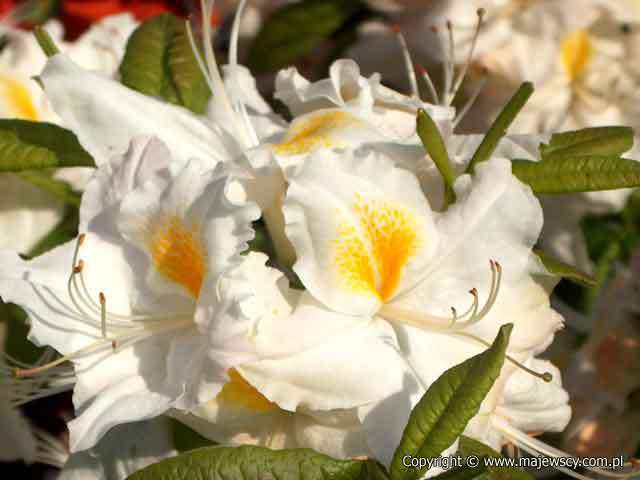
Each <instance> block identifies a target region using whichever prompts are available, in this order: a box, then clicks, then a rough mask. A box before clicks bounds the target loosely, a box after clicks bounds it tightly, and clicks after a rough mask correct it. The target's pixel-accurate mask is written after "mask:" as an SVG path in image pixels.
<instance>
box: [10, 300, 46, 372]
mask: <svg viewBox="0 0 640 480" xmlns="http://www.w3.org/2000/svg"><path fill="white" fill-rule="evenodd" d="M0 322H6V325H7V327H6V328H7V336H6V338H5V339H4V345H3V347H4V350H0V351H4V352H6V353H7V354H8V355H10V356H11V357H13V358H15V359H16V360H19V361H20V362H24V363H28V364H33V363H35V362H36V361H37V360H38V359H39V358H40V357H41V356H42V355H43V354H44V352H45V348H40V347H36V346H35V345H34V344H33V343H31V342H30V341H29V340H27V334H28V333H29V325H27V314H26V313H25V312H24V310H22V309H21V308H20V307H19V306H17V305H14V304H13V303H4V302H3V301H2V300H0Z"/></svg>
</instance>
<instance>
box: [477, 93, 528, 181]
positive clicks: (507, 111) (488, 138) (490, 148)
mask: <svg viewBox="0 0 640 480" xmlns="http://www.w3.org/2000/svg"><path fill="white" fill-rule="evenodd" d="M532 94H533V84H532V83H531V82H524V83H523V84H522V85H520V88H518V90H517V91H516V93H514V94H513V96H512V97H511V98H510V99H509V101H508V102H507V104H506V105H505V106H504V108H503V109H502V111H501V112H500V114H499V115H498V116H497V118H496V119H495V121H494V122H493V124H492V125H491V127H489V131H488V132H487V134H486V135H485V136H484V138H483V139H482V142H481V143H480V145H478V148H477V149H476V151H475V153H474V154H473V157H471V161H470V162H469V165H468V166H467V170H466V171H467V173H473V170H474V168H475V166H476V165H477V164H478V163H480V162H484V161H485V160H488V159H489V158H491V155H492V154H493V152H494V150H495V149H496V147H497V146H498V143H500V140H501V139H502V137H504V136H505V135H506V133H507V129H508V128H509V126H510V125H511V124H512V123H513V121H514V120H515V118H516V117H517V116H518V114H519V113H520V110H522V107H524V105H525V103H527V100H529V97H530V96H531V95H532Z"/></svg>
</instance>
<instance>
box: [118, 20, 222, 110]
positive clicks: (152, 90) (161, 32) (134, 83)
mask: <svg viewBox="0 0 640 480" xmlns="http://www.w3.org/2000/svg"><path fill="white" fill-rule="evenodd" d="M120 75H121V81H122V83H123V84H124V85H126V86H127V87H129V88H132V89H133V90H136V91H138V92H140V93H144V94H145V95H150V96H153V97H157V98H160V99H163V100H166V101H168V102H171V103H175V104H176V105H181V106H183V107H186V108H188V109H190V110H191V111H193V112H195V113H203V112H204V110H205V108H206V105H207V102H208V101H209V98H210V96H211V92H210V91H209V87H208V86H207V83H206V80H205V78H204V75H203V74H202V72H201V71H200V68H199V66H198V63H197V60H196V57H195V54H194V52H193V50H192V49H191V45H190V42H189V39H188V37H187V32H186V26H185V24H184V22H182V21H181V20H179V19H178V18H176V17H175V16H173V15H171V14H170V13H163V14H161V15H157V16H155V17H153V18H151V19H149V20H147V21H146V22H144V23H143V24H142V25H140V26H139V27H138V28H137V29H136V30H135V31H134V32H133V34H132V35H131V37H130V38H129V41H128V42H127V48H126V52H125V55H124V58H123V60H122V63H121V65H120Z"/></svg>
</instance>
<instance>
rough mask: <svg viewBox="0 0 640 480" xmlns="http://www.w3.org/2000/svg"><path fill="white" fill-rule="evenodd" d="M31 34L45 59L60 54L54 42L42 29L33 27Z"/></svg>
mask: <svg viewBox="0 0 640 480" xmlns="http://www.w3.org/2000/svg"><path fill="white" fill-rule="evenodd" d="M33 34H34V35H35V36H36V40H37V41H38V45H40V48H41V49H42V51H43V52H44V54H45V55H46V56H47V57H53V56H54V55H56V54H57V53H60V49H59V48H58V47H57V46H56V44H55V42H54V41H53V39H52V38H51V36H50V35H49V32H47V31H46V30H45V29H44V28H42V27H35V28H34V29H33Z"/></svg>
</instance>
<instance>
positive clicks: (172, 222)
mask: <svg viewBox="0 0 640 480" xmlns="http://www.w3.org/2000/svg"><path fill="white" fill-rule="evenodd" d="M150 243H151V244H150V250H151V256H152V258H153V262H154V264H155V266H156V268H157V269H158V271H160V272H161V273H162V274H163V275H164V276H166V277H167V278H169V279H170V280H172V281H174V282H176V283H179V284H180V285H182V286H183V287H185V288H186V289H187V290H188V291H189V293H190V294H191V295H192V296H193V297H198V295H199V294H200V288H201V287H202V281H203V279H204V274H205V258H206V250H205V247H204V245H202V242H201V241H200V231H199V228H198V227H197V226H193V227H187V226H185V225H184V224H183V223H182V220H181V219H180V218H178V217H170V218H169V219H168V220H167V221H166V222H165V223H164V224H162V225H161V226H160V227H159V228H157V229H156V231H155V232H154V234H153V236H152V238H151V242H150Z"/></svg>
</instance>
